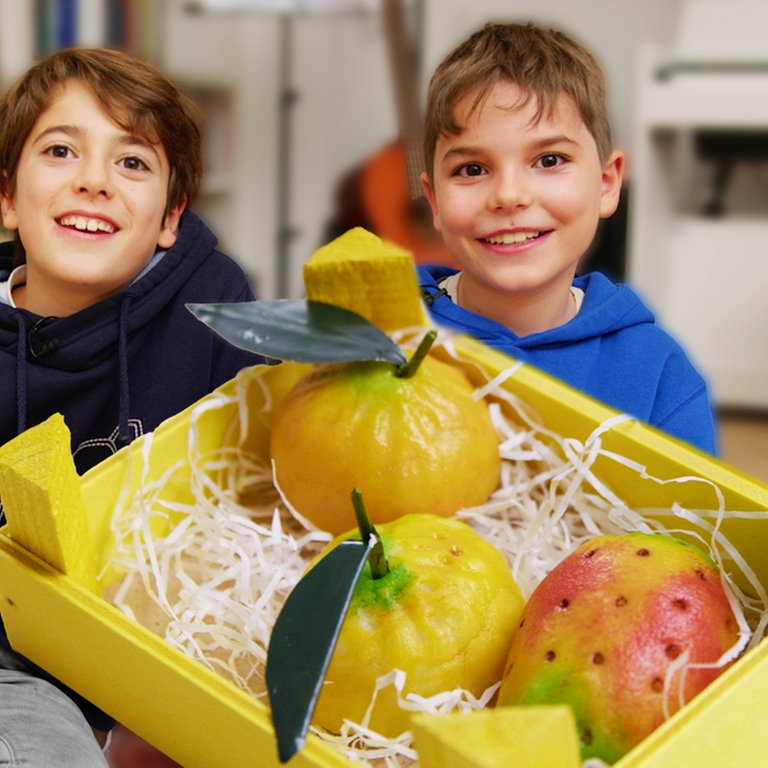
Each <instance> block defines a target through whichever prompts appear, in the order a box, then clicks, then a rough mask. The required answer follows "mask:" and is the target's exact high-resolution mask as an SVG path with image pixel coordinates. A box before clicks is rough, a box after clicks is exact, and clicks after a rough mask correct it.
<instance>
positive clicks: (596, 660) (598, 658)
mask: <svg viewBox="0 0 768 768" xmlns="http://www.w3.org/2000/svg"><path fill="white" fill-rule="evenodd" d="M592 663H593V664H598V665H599V664H604V663H605V656H603V654H602V653H600V651H597V652H596V653H593V654H592Z"/></svg>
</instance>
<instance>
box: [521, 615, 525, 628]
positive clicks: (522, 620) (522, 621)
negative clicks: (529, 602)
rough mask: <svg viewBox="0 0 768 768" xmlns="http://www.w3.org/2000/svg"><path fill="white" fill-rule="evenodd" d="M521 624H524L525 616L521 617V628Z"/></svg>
mask: <svg viewBox="0 0 768 768" xmlns="http://www.w3.org/2000/svg"><path fill="white" fill-rule="evenodd" d="M523 624H525V616H523V618H522V619H520V627H521V628H522V626H523Z"/></svg>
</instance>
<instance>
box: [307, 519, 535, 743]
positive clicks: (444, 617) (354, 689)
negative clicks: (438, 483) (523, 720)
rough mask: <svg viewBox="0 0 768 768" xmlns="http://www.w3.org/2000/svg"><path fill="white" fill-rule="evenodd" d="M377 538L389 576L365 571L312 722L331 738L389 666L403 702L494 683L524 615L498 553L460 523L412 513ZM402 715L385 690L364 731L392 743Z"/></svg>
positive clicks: (405, 715) (404, 720) (403, 726)
mask: <svg viewBox="0 0 768 768" xmlns="http://www.w3.org/2000/svg"><path fill="white" fill-rule="evenodd" d="M377 533H378V535H379V538H380V539H381V541H382V543H383V546H384V556H385V558H386V559H387V561H388V564H389V569H390V570H389V572H388V573H387V574H386V575H384V576H382V577H381V578H378V579H374V578H372V576H371V572H370V568H369V566H368V565H366V566H365V570H364V571H363V574H362V576H361V578H360V580H359V582H358V584H357V588H356V590H355V593H354V595H353V597H352V602H351V605H350V608H349V611H348V613H347V616H346V618H345V620H344V625H343V626H342V629H341V633H340V636H339V640H338V643H337V646H336V649H335V651H334V655H333V658H332V659H331V663H330V667H329V669H328V673H327V675H326V682H325V684H324V686H323V690H322V693H321V694H320V698H319V701H318V704H317V708H316V710H315V714H314V717H313V722H314V723H315V724H317V725H320V726H322V727H323V728H326V729H327V730H330V731H332V732H338V731H339V729H340V727H341V725H342V721H343V719H344V718H346V719H349V720H352V721H354V722H358V723H359V722H360V721H361V720H362V718H363V717H364V715H365V712H366V710H367V708H368V705H369V703H370V700H371V696H372V694H373V691H374V686H375V683H376V680H377V679H378V678H379V677H381V676H382V675H385V674H387V673H389V672H391V671H392V670H393V669H395V668H397V669H400V670H402V671H403V672H405V673H406V684H405V688H404V690H403V694H402V695H403V696H405V695H406V694H408V693H410V692H413V693H416V694H418V695H420V696H432V695H434V694H437V693H440V692H442V691H447V690H453V689H455V688H462V689H465V690H468V691H470V692H471V693H472V694H473V695H474V696H476V697H479V696H480V695H481V694H482V693H483V692H484V691H485V690H486V689H487V688H489V687H490V686H491V685H493V684H494V683H496V682H498V681H499V680H500V679H501V675H502V672H503V667H504V660H505V658H506V655H507V651H508V649H509V645H510V643H511V640H512V635H513V634H514V632H515V630H516V628H517V625H518V623H519V621H520V616H521V614H522V610H523V602H524V601H523V597H522V594H521V593H520V590H519V588H518V586H517V584H516V583H515V581H514V578H513V576H512V572H511V571H510V568H509V566H508V565H507V563H506V561H505V560H504V557H503V556H502V554H501V553H500V552H499V551H498V550H497V549H496V548H495V547H494V546H493V545H492V544H490V543H489V542H487V541H485V540H484V539H483V538H482V537H481V536H480V535H479V534H477V533H476V532H475V531H474V530H473V529H472V528H470V527H469V526H468V525H467V524H466V523H463V522H461V521H458V520H449V519H446V518H442V517H437V516H436V515H429V514H411V515H405V516H403V517H400V518H398V519H397V520H394V521H392V522H389V523H385V524H383V525H380V526H378V528H377ZM354 535H355V532H350V533H348V534H345V535H343V536H340V537H337V538H336V539H335V540H334V541H333V542H331V544H329V546H328V548H327V549H326V550H325V551H324V553H322V554H321V555H320V556H319V557H322V556H323V554H326V553H327V552H328V551H330V549H332V548H333V547H335V546H336V545H337V544H338V543H340V542H341V541H343V540H344V539H348V538H351V537H353V536H354ZM358 537H359V534H358ZM409 716H410V713H409V712H408V711H406V710H404V709H401V708H400V707H398V705H397V697H396V694H395V692H394V689H392V688H391V687H387V688H385V689H383V690H382V691H381V692H380V693H379V694H378V696H377V698H376V704H375V707H374V709H373V712H372V717H371V721H370V723H369V725H370V727H371V728H373V729H374V730H375V731H377V732H378V733H381V734H383V735H385V736H388V737H394V736H397V735H398V734H400V733H401V732H402V731H404V730H407V729H408V727H409Z"/></svg>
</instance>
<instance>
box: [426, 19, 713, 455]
mask: <svg viewBox="0 0 768 768" xmlns="http://www.w3.org/2000/svg"><path fill="white" fill-rule="evenodd" d="M424 160H425V167H426V170H425V171H424V172H423V173H422V177H421V180H422V184H423V187H424V190H425V192H426V197H427V200H428V201H429V204H430V206H431V209H432V214H433V220H434V224H435V227H436V229H437V230H438V231H439V232H440V233H441V234H442V237H443V239H444V241H445V243H446V245H447V246H448V249H449V250H450V252H451V254H452V256H453V258H454V259H455V261H456V263H457V264H458V265H459V266H460V269H459V270H456V269H453V268H450V267H436V266H423V267H419V268H418V274H419V282H420V284H421V288H422V292H423V294H424V296H425V300H426V302H427V305H428V306H429V309H430V313H431V315H432V317H433V319H434V321H435V322H436V323H437V324H438V325H442V326H444V327H448V328H451V329H453V330H456V331H458V332H461V333H467V334H469V335H472V336H475V337H477V338H478V339H480V340H481V341H483V342H484V343H485V344H487V345H488V346H490V347H493V348H495V349H499V350H501V351H503V352H506V353H508V354H510V355H511V356H513V357H515V358H517V359H520V360H523V361H526V362H529V363H531V364H532V365H535V366H537V367H538V368H540V369H542V370H544V371H546V372H548V373H550V374H552V375H554V376H556V377H558V378H560V379H562V380H563V381H565V382H566V383H568V384H569V385H571V386H572V387H574V388H576V389H579V390H582V391H583V392H585V393H587V394H589V395H591V396H593V397H595V398H597V399H599V400H601V401H603V402H605V403H606V404H608V405H610V406H613V407H614V408H617V409H619V410H621V411H624V412H627V413H629V414H631V415H633V416H635V417H637V418H639V419H641V420H643V421H645V422H647V423H649V424H651V425H653V426H655V427H657V428H659V429H661V430H664V431H666V432H668V433H669V434H671V435H674V436H676V437H679V438H682V439H683V440H685V441H687V442H689V443H691V444H693V445H694V446H697V447H698V448H700V449H702V450H704V451H707V452H709V453H715V452H716V440H715V429H714V421H713V414H712V408H711V405H710V402H709V398H708V395H707V389H706V385H705V382H704V380H703V379H702V377H701V376H700V375H699V373H697V371H696V370H695V369H694V368H693V366H692V365H691V363H690V362H689V360H688V358H687V357H686V355H685V353H684V351H683V350H682V348H681V347H680V346H679V344H677V343H676V342H675V341H674V340H673V339H672V338H671V337H670V336H669V335H668V334H667V333H665V332H664V331H663V330H661V329H660V328H659V327H658V326H657V325H655V322H654V317H653V315H652V314H651V312H650V311H649V310H648V309H647V308H646V307H645V306H644V305H643V303H642V302H641V301H640V299H639V298H638V296H637V295H636V294H635V293H634V292H633V291H632V290H631V289H630V288H629V287H627V286H625V285H615V284H614V283H612V282H611V281H609V280H608V279H607V278H606V277H604V276H603V275H601V274H598V273H592V274H587V275H584V276H582V277H576V272H577V268H578V267H579V265H580V263H581V261H582V259H583V257H584V256H585V254H586V253H587V251H588V249H589V246H590V245H591V243H592V240H593V238H594V235H595V232H596V229H597V225H598V221H599V219H600V218H604V217H608V216H610V215H611V214H613V213H614V211H615V210H616V207H617V205H618V202H619V195H620V191H621V182H622V176H623V172H624V155H623V154H622V153H621V152H619V151H616V150H614V149H613V147H612V144H611V131H610V126H609V123H608V118H607V114H606V106H605V83H604V78H603V74H602V72H601V70H600V68H599V66H598V65H597V63H596V61H595V60H594V58H593V57H592V56H591V54H590V53H589V52H588V51H586V50H585V49H584V48H583V47H581V46H580V45H579V44H577V43H575V42H574V41H573V40H571V39H570V38H568V37H567V36H566V35H564V34H562V33H560V32H557V31H553V30H545V29H541V28H539V27H537V26H535V25H532V24H527V25H523V24H488V25H486V26H485V27H484V28H482V29H480V30H478V31H477V32H475V33H474V34H472V35H471V36H470V37H469V38H468V39H467V40H466V41H465V42H463V43H462V44H460V45H459V46H458V47H457V48H456V49H454V51H453V52H451V53H450V54H449V55H448V56H447V57H446V58H445V59H444V60H443V61H442V63H441V64H440V65H439V66H438V67H437V69H436V70H435V73H434V75H433V77H432V80H431V82H430V87H429V93H428V97H427V109H426V116H425V133H424Z"/></svg>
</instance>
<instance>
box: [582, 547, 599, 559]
mask: <svg viewBox="0 0 768 768" xmlns="http://www.w3.org/2000/svg"><path fill="white" fill-rule="evenodd" d="M596 552H597V549H590V550H589V552H585V553H584V557H587V558H589V557H592V556H593V555H594V554H595V553H596Z"/></svg>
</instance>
